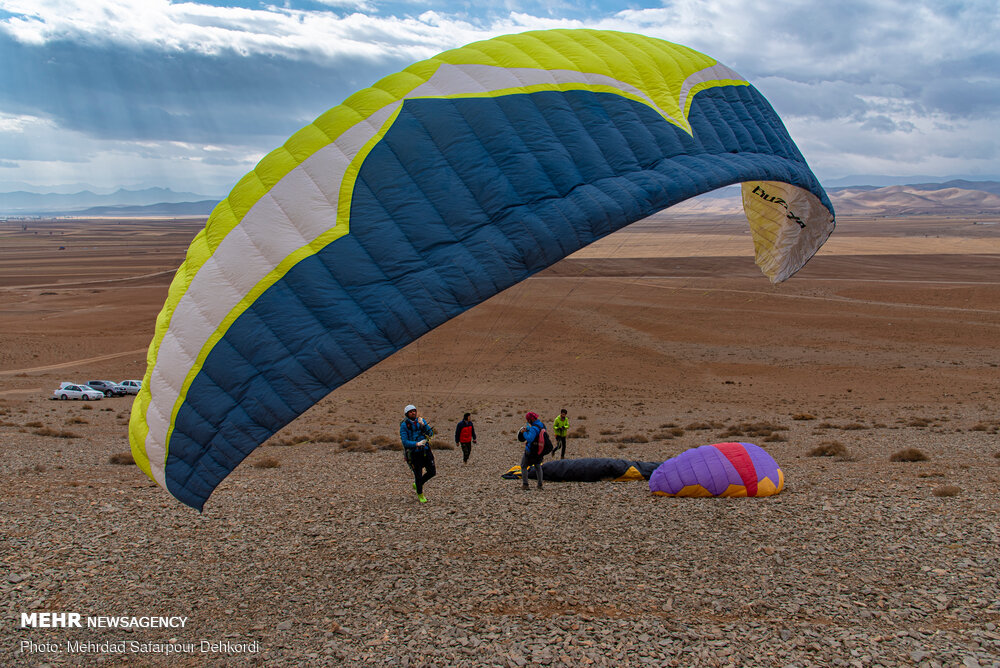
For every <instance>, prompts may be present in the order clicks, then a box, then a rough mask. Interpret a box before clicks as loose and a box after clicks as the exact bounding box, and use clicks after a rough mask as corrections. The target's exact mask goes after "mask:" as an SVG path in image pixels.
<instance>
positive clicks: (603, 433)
mask: <svg viewBox="0 0 1000 668" xmlns="http://www.w3.org/2000/svg"><path fill="white" fill-rule="evenodd" d="M599 433H600V435H601V436H614V435H616V434H617V433H618V432H617V431H615V430H614V429H602V430H601V431H600V432H599Z"/></svg>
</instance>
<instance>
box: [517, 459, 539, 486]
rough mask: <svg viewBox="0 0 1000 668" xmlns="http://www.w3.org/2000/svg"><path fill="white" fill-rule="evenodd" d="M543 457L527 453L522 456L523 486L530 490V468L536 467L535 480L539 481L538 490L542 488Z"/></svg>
mask: <svg viewBox="0 0 1000 668" xmlns="http://www.w3.org/2000/svg"><path fill="white" fill-rule="evenodd" d="M542 459H544V457H542V456H541V455H529V454H528V453H527V452H525V453H524V454H523V455H521V484H522V485H523V486H524V488H525V489H527V488H528V468H529V467H531V466H534V467H535V479H536V480H538V489H541V488H542Z"/></svg>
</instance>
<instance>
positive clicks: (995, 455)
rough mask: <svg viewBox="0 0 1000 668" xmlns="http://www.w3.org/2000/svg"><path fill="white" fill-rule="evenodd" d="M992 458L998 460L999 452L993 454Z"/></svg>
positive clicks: (999, 457)
mask: <svg viewBox="0 0 1000 668" xmlns="http://www.w3.org/2000/svg"><path fill="white" fill-rule="evenodd" d="M993 458H994V459H1000V451H997V452H994V453H993Z"/></svg>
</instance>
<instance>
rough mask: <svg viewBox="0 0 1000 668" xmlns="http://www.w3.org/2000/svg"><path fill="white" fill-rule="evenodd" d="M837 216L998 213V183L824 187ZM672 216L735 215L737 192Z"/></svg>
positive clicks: (687, 205)
mask: <svg viewBox="0 0 1000 668" xmlns="http://www.w3.org/2000/svg"><path fill="white" fill-rule="evenodd" d="M827 194H828V195H829V196H830V200H831V201H832V202H833V208H834V210H835V211H836V212H837V215H847V214H853V215H858V214H872V215H877V216H905V215H916V214H931V215H933V214H942V215H945V214H954V215H958V214H962V215H979V214H990V215H998V214H1000V181H965V180H954V181H947V182H945V183H915V184H911V185H896V186H885V187H878V186H846V187H838V188H827ZM671 211H673V212H674V213H688V214H703V215H730V214H731V215H737V214H741V213H742V211H743V202H742V200H741V196H740V189H739V188H736V187H733V186H730V187H728V188H724V189H721V190H716V191H715V192H714V193H711V194H709V195H704V196H702V197H697V198H695V199H691V200H688V201H686V202H681V203H680V204H678V205H676V206H674V207H671Z"/></svg>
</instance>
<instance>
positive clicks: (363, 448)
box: [340, 441, 376, 452]
mask: <svg viewBox="0 0 1000 668" xmlns="http://www.w3.org/2000/svg"><path fill="white" fill-rule="evenodd" d="M340 448H341V450H343V451H344V452H375V449H376V448H375V446H374V445H372V444H371V443H363V442H361V441H344V443H343V444H342V445H341V446H340Z"/></svg>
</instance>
